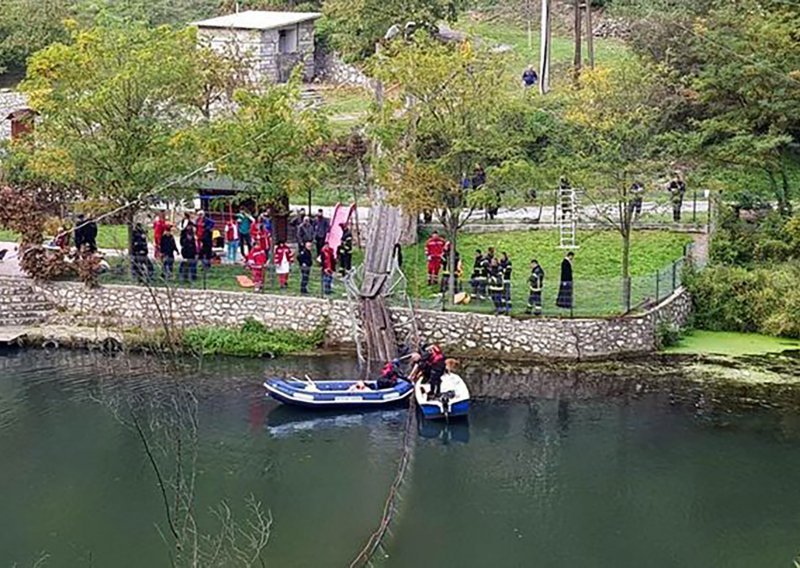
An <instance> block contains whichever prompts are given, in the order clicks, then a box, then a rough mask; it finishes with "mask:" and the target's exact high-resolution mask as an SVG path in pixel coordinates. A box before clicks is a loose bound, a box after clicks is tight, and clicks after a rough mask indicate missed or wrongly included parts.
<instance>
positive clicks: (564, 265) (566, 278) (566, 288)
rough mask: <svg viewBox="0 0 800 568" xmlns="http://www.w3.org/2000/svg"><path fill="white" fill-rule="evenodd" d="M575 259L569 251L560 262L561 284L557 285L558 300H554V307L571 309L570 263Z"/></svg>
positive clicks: (573, 254)
mask: <svg viewBox="0 0 800 568" xmlns="http://www.w3.org/2000/svg"><path fill="white" fill-rule="evenodd" d="M574 259H575V253H574V252H572V251H570V252H568V253H567V256H566V257H564V260H562V261H561V282H560V284H559V285H558V298H556V306H558V307H559V308H564V309H565V310H571V309H572V302H573V287H572V261H573V260H574Z"/></svg>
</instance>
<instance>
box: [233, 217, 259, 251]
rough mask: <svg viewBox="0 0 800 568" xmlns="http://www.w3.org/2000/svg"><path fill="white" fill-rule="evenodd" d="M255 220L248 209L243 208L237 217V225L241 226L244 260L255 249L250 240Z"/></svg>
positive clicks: (240, 243) (241, 248) (241, 246)
mask: <svg viewBox="0 0 800 568" xmlns="http://www.w3.org/2000/svg"><path fill="white" fill-rule="evenodd" d="M254 222H255V219H253V216H252V215H250V213H248V212H247V209H245V208H244V207H242V208H241V209H240V210H239V214H238V215H236V224H237V225H238V226H239V250H240V251H241V253H242V258H247V257H248V255H249V254H250V251H251V250H252V248H253V241H252V240H251V238H250V231H251V229H252V226H253V223H254Z"/></svg>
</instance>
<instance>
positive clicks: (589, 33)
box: [586, 0, 594, 69]
mask: <svg viewBox="0 0 800 568" xmlns="http://www.w3.org/2000/svg"><path fill="white" fill-rule="evenodd" d="M593 27H594V25H593V24H592V0H586V55H587V56H588V57H589V68H590V69H594V30H593V29H592V28H593Z"/></svg>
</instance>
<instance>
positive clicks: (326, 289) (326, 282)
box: [317, 242, 336, 296]
mask: <svg viewBox="0 0 800 568" xmlns="http://www.w3.org/2000/svg"><path fill="white" fill-rule="evenodd" d="M317 260H318V261H319V264H320V266H321V267H322V292H323V293H324V294H325V295H326V296H330V295H331V293H332V292H333V273H334V272H335V271H336V257H335V256H334V254H333V248H332V247H331V245H329V244H328V243H327V242H325V244H324V245H322V250H321V251H320V253H319V258H318V259H317Z"/></svg>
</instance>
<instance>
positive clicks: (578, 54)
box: [572, 0, 583, 83]
mask: <svg viewBox="0 0 800 568" xmlns="http://www.w3.org/2000/svg"><path fill="white" fill-rule="evenodd" d="M574 6H575V26H574V30H573V31H574V33H575V57H574V58H573V60H572V65H573V74H574V76H573V79H574V80H575V82H576V83H577V82H578V78H579V77H580V76H581V64H582V60H583V52H582V50H581V36H582V35H583V26H582V25H581V0H574Z"/></svg>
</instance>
